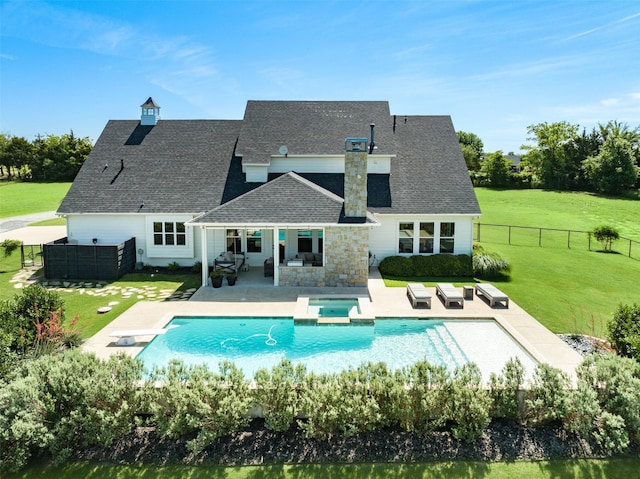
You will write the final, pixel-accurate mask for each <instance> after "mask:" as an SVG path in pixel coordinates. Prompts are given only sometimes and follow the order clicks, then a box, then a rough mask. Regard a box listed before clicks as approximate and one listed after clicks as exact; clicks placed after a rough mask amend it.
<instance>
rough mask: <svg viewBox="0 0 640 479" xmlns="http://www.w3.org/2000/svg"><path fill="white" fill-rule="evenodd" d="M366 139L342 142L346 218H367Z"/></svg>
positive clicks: (348, 139) (349, 139) (351, 139)
mask: <svg viewBox="0 0 640 479" xmlns="http://www.w3.org/2000/svg"><path fill="white" fill-rule="evenodd" d="M367 142H368V139H367V138H347V139H346V140H345V142H344V214H345V216H346V217H348V218H361V219H362V221H364V218H365V217H366V216H367V158H368V156H369V154H368V153H367Z"/></svg>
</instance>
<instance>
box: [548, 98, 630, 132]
mask: <svg viewBox="0 0 640 479" xmlns="http://www.w3.org/2000/svg"><path fill="white" fill-rule="evenodd" d="M551 111H553V112H555V113H559V114H560V115H562V116H563V117H564V118H566V119H567V120H568V121H572V122H576V123H579V124H581V125H583V126H590V125H595V124H596V123H604V122H607V121H609V120H619V121H626V122H629V123H630V124H633V125H638V124H640V92H631V93H625V94H621V95H619V96H617V97H610V98H603V99H601V100H597V101H593V102H590V103H585V104H582V105H565V106H558V107H554V108H551Z"/></svg>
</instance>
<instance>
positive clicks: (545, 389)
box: [525, 364, 569, 426]
mask: <svg viewBox="0 0 640 479" xmlns="http://www.w3.org/2000/svg"><path fill="white" fill-rule="evenodd" d="M568 389H569V378H568V377H567V375H566V373H564V372H562V371H560V370H559V369H556V368H554V367H552V366H550V365H549V364H539V365H538V366H536V369H535V372H534V374H533V381H532V385H531V388H530V390H529V392H528V394H529V398H527V399H526V400H525V405H526V412H525V414H526V416H525V418H526V420H527V422H528V423H529V424H532V425H534V426H536V425H540V424H544V423H548V422H553V421H562V420H564V419H565V417H566V415H567V407H568V392H567V391H568Z"/></svg>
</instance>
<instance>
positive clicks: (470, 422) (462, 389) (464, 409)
mask: <svg viewBox="0 0 640 479" xmlns="http://www.w3.org/2000/svg"><path fill="white" fill-rule="evenodd" d="M490 405H491V398H490V396H489V393H488V391H486V390H485V389H484V388H483V387H482V374H481V373H480V368H478V366H476V365H475V364H473V363H468V364H465V365H463V366H461V367H459V368H456V370H455V372H454V374H453V380H452V381H451V383H450V385H449V400H448V401H447V403H446V411H447V413H446V415H447V417H448V418H449V419H450V420H451V421H453V426H452V428H451V433H452V434H453V437H455V438H456V439H461V440H464V441H472V440H473V439H476V438H477V437H479V436H480V435H481V434H482V432H483V431H484V430H485V429H486V427H487V426H488V425H489V422H490V421H491V419H490V416H489V407H490Z"/></svg>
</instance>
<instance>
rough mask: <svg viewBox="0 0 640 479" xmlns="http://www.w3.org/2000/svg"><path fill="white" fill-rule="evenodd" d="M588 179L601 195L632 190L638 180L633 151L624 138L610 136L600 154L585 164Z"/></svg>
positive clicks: (588, 159) (590, 158)
mask: <svg viewBox="0 0 640 479" xmlns="http://www.w3.org/2000/svg"><path fill="white" fill-rule="evenodd" d="M583 167H584V170H585V173H586V176H587V179H588V180H589V181H590V182H591V184H592V186H593V187H594V188H595V189H596V190H597V191H599V192H601V193H607V194H620V193H622V192H623V191H625V190H628V189H630V188H632V187H633V186H634V185H635V184H636V181H637V180H638V170H639V169H638V167H637V166H636V165H635V158H634V155H633V150H632V148H631V145H630V144H629V142H628V141H627V140H625V139H623V138H619V137H615V136H609V137H608V138H607V139H606V140H605V142H604V143H603V145H602V148H600V153H599V154H598V155H596V156H590V157H589V158H587V159H586V160H585V161H584V164H583Z"/></svg>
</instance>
